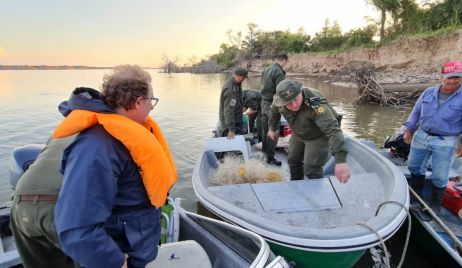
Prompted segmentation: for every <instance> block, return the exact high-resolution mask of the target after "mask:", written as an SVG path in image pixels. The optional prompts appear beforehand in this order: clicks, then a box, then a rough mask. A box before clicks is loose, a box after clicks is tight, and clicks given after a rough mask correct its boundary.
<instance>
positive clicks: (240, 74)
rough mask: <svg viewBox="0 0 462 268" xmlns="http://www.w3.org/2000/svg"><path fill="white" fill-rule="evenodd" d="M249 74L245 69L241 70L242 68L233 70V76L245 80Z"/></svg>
mask: <svg viewBox="0 0 462 268" xmlns="http://www.w3.org/2000/svg"><path fill="white" fill-rule="evenodd" d="M248 73H249V71H248V70H247V69H246V68H243V67H237V68H236V69H235V70H234V74H235V75H239V76H243V77H245V78H247V74H248Z"/></svg>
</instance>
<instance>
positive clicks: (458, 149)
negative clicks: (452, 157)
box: [456, 144, 462, 157]
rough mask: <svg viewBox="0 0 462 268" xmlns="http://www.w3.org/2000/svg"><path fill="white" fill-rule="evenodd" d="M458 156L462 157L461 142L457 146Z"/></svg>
mask: <svg viewBox="0 0 462 268" xmlns="http://www.w3.org/2000/svg"><path fill="white" fill-rule="evenodd" d="M456 156H457V157H462V144H459V146H457V149H456Z"/></svg>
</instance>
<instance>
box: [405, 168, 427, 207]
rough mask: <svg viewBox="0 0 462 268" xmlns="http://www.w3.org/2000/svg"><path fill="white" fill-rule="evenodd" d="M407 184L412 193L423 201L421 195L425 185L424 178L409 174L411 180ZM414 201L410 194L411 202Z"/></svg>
mask: <svg viewBox="0 0 462 268" xmlns="http://www.w3.org/2000/svg"><path fill="white" fill-rule="evenodd" d="M409 184H410V186H411V188H412V190H414V192H416V193H417V194H418V195H419V196H420V198H422V199H423V196H422V193H423V189H424V185H425V176H422V175H413V174H411V178H410V179H409ZM415 200H416V198H415V197H414V195H413V194H411V201H415Z"/></svg>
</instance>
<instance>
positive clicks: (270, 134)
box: [268, 130, 278, 140]
mask: <svg viewBox="0 0 462 268" xmlns="http://www.w3.org/2000/svg"><path fill="white" fill-rule="evenodd" d="M268 137H270V139H272V140H275V139H276V138H277V137H278V134H277V133H276V131H272V130H270V131H268Z"/></svg>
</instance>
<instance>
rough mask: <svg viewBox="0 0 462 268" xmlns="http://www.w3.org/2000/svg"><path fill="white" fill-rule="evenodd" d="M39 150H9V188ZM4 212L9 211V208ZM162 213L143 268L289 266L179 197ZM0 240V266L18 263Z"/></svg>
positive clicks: (6, 239) (6, 240)
mask: <svg viewBox="0 0 462 268" xmlns="http://www.w3.org/2000/svg"><path fill="white" fill-rule="evenodd" d="M42 148H43V145H27V146H22V147H18V148H16V149H15V150H14V151H13V154H12V155H13V156H12V158H11V161H10V183H12V186H13V187H14V186H15V185H16V183H17V181H18V179H19V178H20V175H21V174H22V173H23V172H24V169H27V167H28V165H30V164H31V163H32V162H33V160H34V159H35V158H36V157H37V155H38V153H39V152H40V150H41V149H42ZM5 211H8V212H9V209H5ZM162 211H163V212H162V233H161V237H162V238H161V242H162V244H161V246H160V247H159V251H158V255H157V257H156V259H155V260H154V261H153V262H151V263H149V264H148V265H147V266H146V267H171V268H174V267H181V268H183V267H199V268H209V267H210V268H211V267H224V268H235V267H242V268H244V267H245V268H248V267H249V268H250V267H251V268H289V267H290V266H289V264H288V263H287V262H286V261H285V259H284V258H283V257H281V256H276V255H274V253H273V252H272V251H271V249H270V247H269V245H268V244H267V243H266V241H265V240H264V239H263V238H262V237H261V236H259V235H258V234H255V233H252V232H250V231H248V230H245V229H243V228H241V227H238V226H234V225H231V224H229V223H226V222H222V221H218V220H215V219H211V218H207V217H204V216H201V215H198V214H194V213H191V212H188V211H186V210H184V209H183V208H182V207H181V199H180V198H176V199H172V198H168V204H167V205H165V206H164V207H162ZM1 239H2V243H1V244H0V245H3V248H1V249H3V252H0V267H11V266H14V265H18V264H21V259H20V256H19V254H18V251H17V250H16V247H15V244H14V238H13V236H11V235H9V236H2V237H1ZM5 245H7V246H6V247H5Z"/></svg>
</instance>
